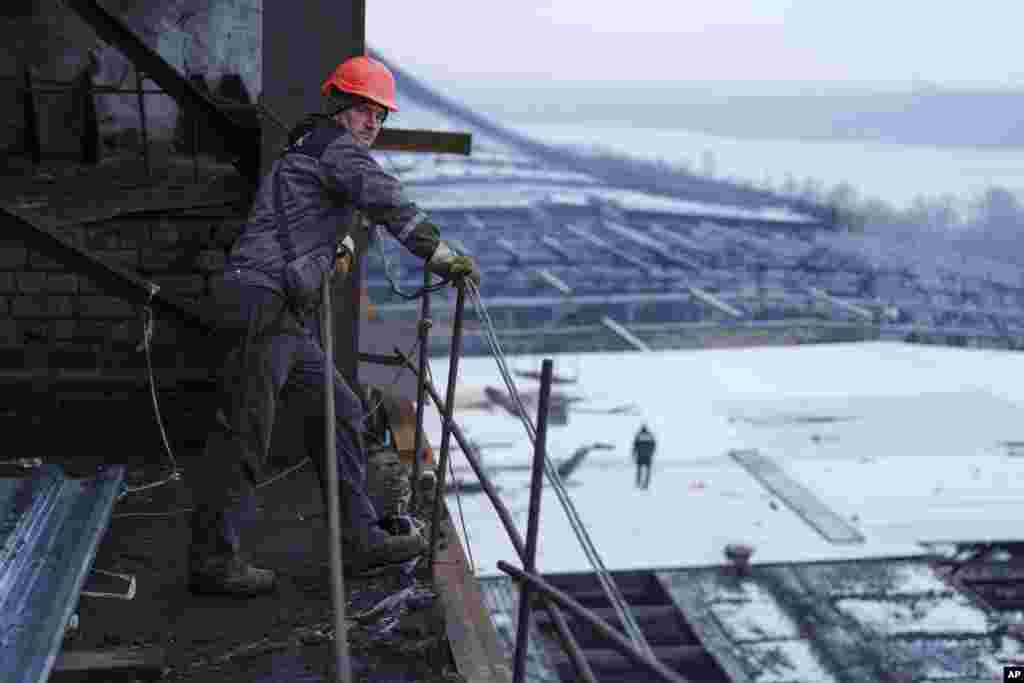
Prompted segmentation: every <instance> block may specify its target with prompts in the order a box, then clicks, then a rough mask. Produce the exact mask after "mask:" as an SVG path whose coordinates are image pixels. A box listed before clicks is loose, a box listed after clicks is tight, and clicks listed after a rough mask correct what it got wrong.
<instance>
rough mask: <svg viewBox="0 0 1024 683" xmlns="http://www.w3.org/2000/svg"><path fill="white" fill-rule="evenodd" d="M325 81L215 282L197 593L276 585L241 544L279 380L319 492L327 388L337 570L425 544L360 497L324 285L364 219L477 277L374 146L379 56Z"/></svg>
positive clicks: (354, 406) (349, 402)
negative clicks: (340, 560)
mask: <svg viewBox="0 0 1024 683" xmlns="http://www.w3.org/2000/svg"><path fill="white" fill-rule="evenodd" d="M321 93H322V95H323V102H324V111H323V113H321V114H313V115H310V116H307V117H306V118H305V119H303V120H302V121H301V122H300V123H299V124H298V125H297V126H296V127H295V129H293V130H292V131H291V132H290V134H289V136H288V144H287V146H286V147H285V149H284V150H283V152H282V154H281V155H280V156H279V158H277V159H276V160H275V161H274V163H273V166H272V167H271V168H270V169H269V171H268V173H267V174H266V175H265V176H264V177H263V179H262V182H261V184H260V187H259V190H258V194H257V195H256V198H255V201H254V203H253V207H252V210H251V213H250V215H249V219H248V221H247V222H246V224H245V226H244V227H243V229H242V231H241V233H240V235H239V236H238V238H237V240H236V241H235V243H234V245H233V246H232V248H231V251H230V254H229V256H228V259H227V265H226V267H225V270H224V272H223V274H222V275H221V276H220V277H218V278H216V279H215V280H214V282H213V283H212V286H211V290H212V291H211V297H210V305H211V315H212V316H213V317H214V319H215V320H217V322H218V331H217V334H216V335H215V339H216V340H217V343H216V346H217V347H218V348H217V349H216V350H215V355H216V357H217V358H218V359H219V360H217V361H216V362H217V365H216V366H215V367H216V372H217V373H218V375H219V389H218V392H217V406H216V411H215V416H214V417H215V419H214V420H213V424H212V425H211V428H210V431H209V433H208V435H207V441H206V445H205V451H204V456H203V469H202V471H201V472H197V473H196V474H195V476H194V477H192V478H191V482H192V485H193V499H194V500H193V502H194V512H193V517H192V539H191V545H190V547H189V557H188V561H189V585H190V588H191V590H192V591H193V592H196V593H207V594H209V593H213V594H230V595H255V594H260V593H266V592H270V591H272V590H274V588H275V583H276V577H275V574H274V572H273V571H271V570H269V569H263V568H259V567H256V566H255V565H253V564H252V563H251V561H250V560H249V559H247V557H246V556H245V555H243V553H242V533H243V530H244V528H245V527H246V526H248V524H249V523H251V522H252V521H254V517H255V515H254V511H255V509H256V503H255V488H256V483H257V482H258V481H259V480H260V479H261V476H262V474H261V473H262V470H263V467H264V465H265V463H266V461H267V457H268V451H269V449H270V437H271V431H272V429H273V424H274V415H275V412H276V409H277V403H278V398H279V395H281V394H282V392H283V394H284V395H285V396H287V397H288V400H289V401H291V400H298V401H299V402H301V407H302V409H303V411H304V415H305V416H306V417H305V420H306V424H307V427H306V430H307V433H308V435H309V438H308V439H307V441H308V442H309V446H308V448H309V449H310V451H311V452H310V455H311V457H312V460H313V462H314V464H315V465H316V468H317V473H318V474H319V476H320V484H321V496H322V499H323V500H325V501H326V500H327V494H326V488H325V487H326V482H325V476H324V472H325V469H326V448H325V444H324V443H323V441H324V440H323V438H322V437H321V435H322V434H323V433H324V428H323V422H322V421H323V419H325V418H324V412H323V411H324V393H323V392H324V391H325V389H328V390H332V391H334V403H335V415H334V419H335V421H336V423H337V429H336V432H337V459H338V473H339V479H340V489H341V490H340V491H339V494H340V498H341V508H342V509H341V515H342V526H343V528H342V537H343V544H344V549H343V553H342V554H343V557H344V560H345V564H346V567H345V569H346V572H349V573H359V572H363V571H366V570H371V569H375V568H377V567H380V566H387V565H390V564H395V563H399V562H404V561H406V560H410V559H412V558H415V557H416V556H417V555H419V554H421V553H422V552H423V551H424V550H425V547H424V541H423V539H422V538H420V537H419V536H418V535H416V534H400V533H397V532H396V533H392V532H393V531H395V528H393V527H392V528H389V525H388V524H387V520H381V519H379V518H378V514H377V511H376V510H375V509H374V506H373V503H372V502H371V500H370V498H369V497H368V495H367V490H366V464H367V463H366V451H365V449H364V445H363V435H362V431H363V420H364V414H365V413H364V411H365V408H364V405H363V403H362V401H361V400H360V399H359V398H358V396H357V394H356V391H354V390H353V388H352V387H350V386H349V385H348V384H347V383H346V382H345V380H344V379H343V378H342V376H341V375H340V374H339V373H338V371H337V369H334V382H333V386H332V387H326V386H325V384H326V383H325V381H324V371H325V363H331V364H332V365H333V359H330V358H327V357H326V356H325V354H324V351H323V348H322V345H321V343H320V332H319V315H318V311H319V305H320V301H319V298H320V291H321V289H320V288H321V284H322V282H323V279H324V278H326V277H331V276H333V274H334V270H335V267H336V264H337V263H338V262H340V261H342V260H344V259H340V258H339V257H340V256H345V249H346V248H348V249H349V250H351V249H353V248H354V241H353V240H352V239H350V238H351V233H352V232H353V231H354V230H359V229H364V226H365V225H380V226H383V227H384V228H385V229H387V230H388V232H390V233H391V235H392V236H393V237H394V238H395V239H396V240H398V241H399V242H400V243H402V244H403V245H404V246H405V248H406V249H408V250H409V251H410V252H412V253H413V254H415V255H416V256H419V257H420V258H422V259H424V260H425V262H426V268H427V269H428V270H430V271H431V272H433V273H435V274H438V275H440V276H441V277H444V278H449V279H452V280H453V281H455V282H458V281H464V280H465V279H469V280H470V281H472V282H473V283H474V284H479V281H480V274H479V271H478V270H477V266H476V264H475V263H474V261H473V260H472V259H471V258H469V257H467V256H461V255H458V254H456V253H455V252H454V251H453V250H452V249H451V248H449V246H448V245H447V244H446V243H445V242H444V241H443V240H441V239H440V231H439V229H438V228H437V227H436V225H435V224H434V223H433V222H431V220H430V219H429V217H428V216H427V215H426V214H425V213H424V212H423V211H422V210H420V209H419V208H418V207H417V206H416V204H414V203H413V202H412V201H410V200H409V199H408V198H407V196H406V195H405V193H404V192H403V189H402V186H401V184H400V182H399V181H398V180H397V179H396V178H395V177H393V176H392V175H390V174H388V173H386V172H385V171H384V170H383V169H382V168H381V166H380V165H379V164H378V163H377V161H376V160H375V159H374V158H373V157H372V156H371V155H370V152H369V148H370V146H371V145H373V143H374V140H375V139H376V138H377V135H378V134H379V133H380V130H381V126H382V125H383V123H384V121H385V119H386V118H387V116H388V114H389V113H390V112H395V111H397V110H398V107H397V106H396V102H395V81H394V77H393V76H392V74H391V72H390V71H389V70H388V68H387V67H386V66H385V65H384V64H382V63H380V62H378V61H376V60H373V59H370V58H368V57H365V56H357V57H353V58H350V59H348V60H345V61H344V62H342V63H341V64H340V65H338V67H337V68H336V69H335V70H334V71H333V72H332V73H331V74H330V75H329V76H328V78H327V80H326V81H325V82H324V84H323V86H322V88H321ZM343 244H345V245H346V246H341V245H343Z"/></svg>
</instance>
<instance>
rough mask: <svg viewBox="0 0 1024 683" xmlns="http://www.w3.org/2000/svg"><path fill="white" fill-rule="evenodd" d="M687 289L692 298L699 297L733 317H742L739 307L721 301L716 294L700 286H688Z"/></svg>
mask: <svg viewBox="0 0 1024 683" xmlns="http://www.w3.org/2000/svg"><path fill="white" fill-rule="evenodd" d="M687 289H689V291H690V294H692V295H693V296H694V298H696V299H700V300H701V301H703V302H704V303H706V304H707V305H708V306H711V307H712V308H715V309H718V310H719V311H722V312H723V313H725V314H726V315H729V316H732V317H733V318H742V317H743V313H742V311H740V310H739V309H737V308H734V307H733V306H730V305H729V304H727V303H725V302H724V301H722V300H721V299H720V298H718V297H717V296H715V295H714V294H712V293H711V292H708V291H706V290H703V289H701V288H700V287H688V288H687Z"/></svg>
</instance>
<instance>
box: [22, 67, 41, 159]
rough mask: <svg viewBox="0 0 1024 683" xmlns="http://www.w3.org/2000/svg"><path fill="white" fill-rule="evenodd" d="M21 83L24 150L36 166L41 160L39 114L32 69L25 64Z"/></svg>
mask: <svg viewBox="0 0 1024 683" xmlns="http://www.w3.org/2000/svg"><path fill="white" fill-rule="evenodd" d="M22 73H23V85H24V93H25V99H24V100H23V102H24V103H25V106H24V114H25V151H26V152H28V154H29V156H31V157H32V163H33V164H35V165H36V166H38V165H39V163H40V162H41V161H42V160H43V150H42V145H41V144H40V142H39V116H38V113H37V112H36V95H35V93H34V92H32V69H31V68H30V67H29V66H28V65H27V64H26V65H25V66H24V68H23V72H22Z"/></svg>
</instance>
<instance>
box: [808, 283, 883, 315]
mask: <svg viewBox="0 0 1024 683" xmlns="http://www.w3.org/2000/svg"><path fill="white" fill-rule="evenodd" d="M808 291H809V292H810V293H811V294H812V295H814V296H816V297H818V298H819V299H822V300H823V301H827V302H828V303H830V304H832V305H833V306H837V307H839V308H841V309H843V310H845V311H849V312H850V313H853V314H854V315H856V316H859V317H861V318H863V319H864V320H872V321H873V320H874V319H875V315H874V314H873V313H872V312H871V311H869V310H868V309H866V308H864V307H863V306H858V305H857V304H851V303H850V302H849V301H843V300H842V299H840V298H838V297H835V296H832V295H831V294H829V293H828V292H826V291H825V290H823V289H818V288H817V287H811V288H809V289H808Z"/></svg>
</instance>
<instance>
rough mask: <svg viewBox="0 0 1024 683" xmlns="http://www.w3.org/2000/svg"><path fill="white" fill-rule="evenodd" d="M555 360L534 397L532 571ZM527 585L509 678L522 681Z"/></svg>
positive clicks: (526, 564) (527, 562)
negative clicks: (535, 432) (535, 410)
mask: <svg viewBox="0 0 1024 683" xmlns="http://www.w3.org/2000/svg"><path fill="white" fill-rule="evenodd" d="M553 369H554V362H553V361H552V360H551V359H550V358H545V359H544V362H543V364H542V365H541V372H540V396H539V397H538V399H537V440H536V441H535V442H534V444H533V471H532V473H531V476H530V508H529V515H528V517H527V522H526V557H525V558H523V569H524V570H525V571H526V572H527V573H529V574H532V573H533V572H534V571H535V569H536V564H537V533H538V530H539V529H540V494H541V487H542V486H543V485H544V454H545V452H546V448H547V438H548V406H549V404H550V402H551V376H552V372H553ZM529 627H530V586H529V584H527V583H522V584H520V586H519V624H518V627H517V629H516V651H515V657H514V659H513V663H514V665H513V668H512V681H513V683H523V676H524V675H525V674H526V650H527V647H528V645H529V640H530V629H529Z"/></svg>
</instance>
